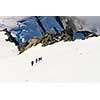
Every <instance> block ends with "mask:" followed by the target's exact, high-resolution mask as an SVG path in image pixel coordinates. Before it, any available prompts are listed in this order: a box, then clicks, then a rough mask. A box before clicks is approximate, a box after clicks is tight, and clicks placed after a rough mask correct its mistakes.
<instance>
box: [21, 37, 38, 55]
mask: <svg viewBox="0 0 100 100" xmlns="http://www.w3.org/2000/svg"><path fill="white" fill-rule="evenodd" d="M39 43H40V39H39V38H35V37H33V38H32V39H30V40H29V41H28V42H25V43H24V44H23V45H22V46H21V47H20V53H22V52H24V51H25V50H27V49H29V48H31V47H32V46H36V45H37V44H39Z"/></svg>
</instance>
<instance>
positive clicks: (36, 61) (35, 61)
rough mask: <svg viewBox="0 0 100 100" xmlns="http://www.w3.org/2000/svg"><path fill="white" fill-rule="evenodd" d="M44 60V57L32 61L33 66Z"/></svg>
mask: <svg viewBox="0 0 100 100" xmlns="http://www.w3.org/2000/svg"><path fill="white" fill-rule="evenodd" d="M41 60H42V57H39V58H36V59H35V60H34V61H33V60H32V61H31V66H33V65H34V64H35V63H38V62H40V61H41Z"/></svg>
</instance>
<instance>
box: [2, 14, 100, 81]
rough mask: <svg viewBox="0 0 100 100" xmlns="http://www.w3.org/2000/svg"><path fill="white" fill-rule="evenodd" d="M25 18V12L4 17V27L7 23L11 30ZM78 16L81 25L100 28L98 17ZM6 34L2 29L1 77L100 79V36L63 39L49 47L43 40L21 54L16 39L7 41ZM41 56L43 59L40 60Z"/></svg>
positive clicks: (12, 78) (78, 24) (49, 79)
mask: <svg viewBox="0 0 100 100" xmlns="http://www.w3.org/2000/svg"><path fill="white" fill-rule="evenodd" d="M22 18H24V16H22V17H16V16H15V17H6V16H5V17H0V29H3V28H5V27H6V28H8V30H9V29H10V28H12V27H14V26H16V25H17V21H18V20H19V19H22ZM92 18H93V19H94V20H95V21H96V22H95V21H94V20H93V19H92ZM99 18H100V17H98V20H99ZM74 19H75V25H76V26H77V28H78V29H80V26H81V27H82V29H88V30H89V29H90V30H92V29H93V28H94V29H95V27H96V29H97V28H98V30H99V21H97V18H96V19H95V18H94V17H91V18H89V17H77V18H76V17H73V20H74ZM98 33H99V31H98ZM6 38H7V37H6V35H4V32H0V81H7V80H8V81H35V82H41V81H42V82H49V81H50V82H52V81H53V82H71V81H74V82H76V81H77V82H82V81H86V82H87V81H100V61H99V59H100V53H99V52H100V44H99V42H100V37H93V38H89V39H86V40H76V41H74V42H63V41H61V42H58V43H55V44H53V45H49V46H46V47H41V44H39V45H37V46H36V47H34V46H33V47H32V48H30V49H28V50H26V51H25V52H24V53H22V54H21V55H18V53H19V52H18V50H17V47H16V46H15V45H14V44H13V43H10V42H6V41H5V39H6ZM40 57H42V60H41V61H38V62H37V63H36V59H38V58H40ZM32 61H34V64H33V66H32V65H31V62H32Z"/></svg>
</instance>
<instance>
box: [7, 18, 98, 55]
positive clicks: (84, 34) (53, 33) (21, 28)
mask: <svg viewBox="0 0 100 100" xmlns="http://www.w3.org/2000/svg"><path fill="white" fill-rule="evenodd" d="M17 25H18V26H16V27H13V28H12V29H10V30H9V31H8V30H5V31H6V35H8V39H7V41H10V42H14V43H15V44H16V45H17V46H18V49H19V51H20V53H22V52H24V51H25V50H27V49H28V48H30V47H31V46H36V45H37V44H39V43H41V44H42V46H43V47H44V46H47V45H51V44H54V43H55V42H59V41H73V40H76V39H85V38H89V37H93V36H96V34H92V32H89V31H85V30H84V31H80V30H82V29H83V26H82V25H83V22H81V21H80V20H79V19H78V18H77V17H74V16H73V17H72V16H31V17H25V18H23V19H21V20H19V21H18V23H17ZM11 33H13V34H14V35H15V37H13V36H12V35H11Z"/></svg>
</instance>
